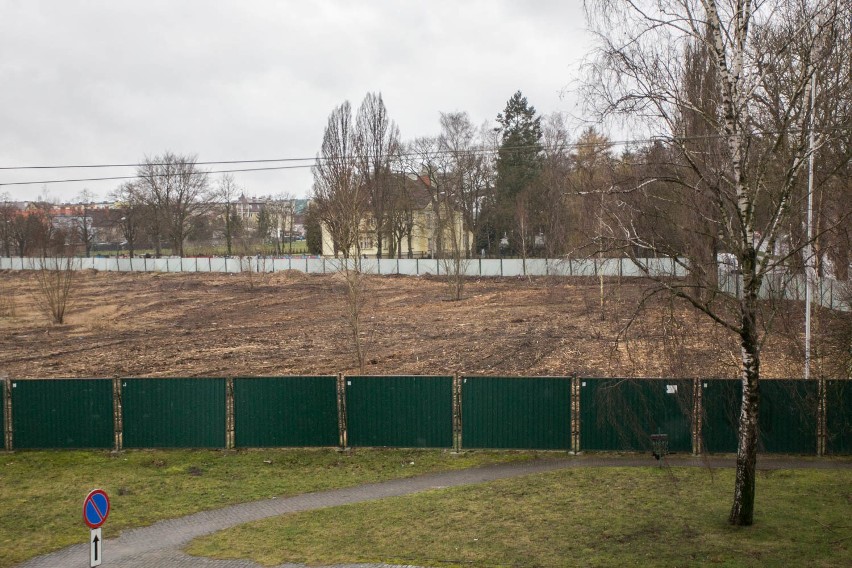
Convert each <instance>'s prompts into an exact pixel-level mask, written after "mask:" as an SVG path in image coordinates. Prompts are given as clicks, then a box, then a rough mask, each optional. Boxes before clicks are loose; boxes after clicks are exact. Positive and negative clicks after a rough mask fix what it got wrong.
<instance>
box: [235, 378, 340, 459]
mask: <svg viewBox="0 0 852 568" xmlns="http://www.w3.org/2000/svg"><path fill="white" fill-rule="evenodd" d="M234 434H235V445H236V447H238V448H249V447H256V448H257V447H285V446H291V447H296V446H301V447H305V446H336V445H338V443H339V429H338V406H337V377H246V378H238V379H234Z"/></svg>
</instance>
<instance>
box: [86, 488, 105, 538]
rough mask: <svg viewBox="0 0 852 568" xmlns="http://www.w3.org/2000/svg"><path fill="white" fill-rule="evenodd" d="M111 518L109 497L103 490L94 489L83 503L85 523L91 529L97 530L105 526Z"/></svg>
mask: <svg viewBox="0 0 852 568" xmlns="http://www.w3.org/2000/svg"><path fill="white" fill-rule="evenodd" d="M107 516H109V497H107V494H106V492H104V490H103V489H94V490H92V491H90V492H89V494H88V495H86V500H85V501H83V522H85V523H86V524H87V525H89V528H91V529H96V528H98V527H99V526H101V525H102V524H104V523H105V522H106V520H107Z"/></svg>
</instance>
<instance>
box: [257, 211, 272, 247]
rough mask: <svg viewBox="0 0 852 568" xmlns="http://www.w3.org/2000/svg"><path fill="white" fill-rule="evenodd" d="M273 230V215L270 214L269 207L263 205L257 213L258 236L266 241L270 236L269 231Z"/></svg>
mask: <svg viewBox="0 0 852 568" xmlns="http://www.w3.org/2000/svg"><path fill="white" fill-rule="evenodd" d="M271 230H272V215H270V214H269V209H267V208H266V207H261V208H260V211H258V213H257V238H259V239H261V240H262V241H265V240H266V239H268V238H269V233H270V231H271Z"/></svg>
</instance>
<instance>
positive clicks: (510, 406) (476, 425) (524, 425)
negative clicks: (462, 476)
mask: <svg viewBox="0 0 852 568" xmlns="http://www.w3.org/2000/svg"><path fill="white" fill-rule="evenodd" d="M462 447H465V448H512V449H543V450H570V449H571V378H570V377H567V378H561V377H529V378H523V377H464V378H463V379H462Z"/></svg>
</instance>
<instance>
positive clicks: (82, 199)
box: [72, 189, 95, 258]
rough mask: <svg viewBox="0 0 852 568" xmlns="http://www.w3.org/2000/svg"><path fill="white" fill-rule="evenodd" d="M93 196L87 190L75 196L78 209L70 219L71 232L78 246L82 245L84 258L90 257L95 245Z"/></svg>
mask: <svg viewBox="0 0 852 568" xmlns="http://www.w3.org/2000/svg"><path fill="white" fill-rule="evenodd" d="M93 197H94V196H93V194H92V192H91V191H89V190H88V189H84V190H83V191H82V192H80V195H78V196H77V199H76V201H77V204H78V207H77V208H76V211H74V216H73V217H72V230H73V232H74V235H75V236H76V238H77V240H78V241H79V242H80V244H82V245H83V251H84V252H85V254H86V257H87V258H88V257H90V256H92V246H93V245H94V244H95V227H94V219H93V217H92V206H91V203H92V201H93Z"/></svg>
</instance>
